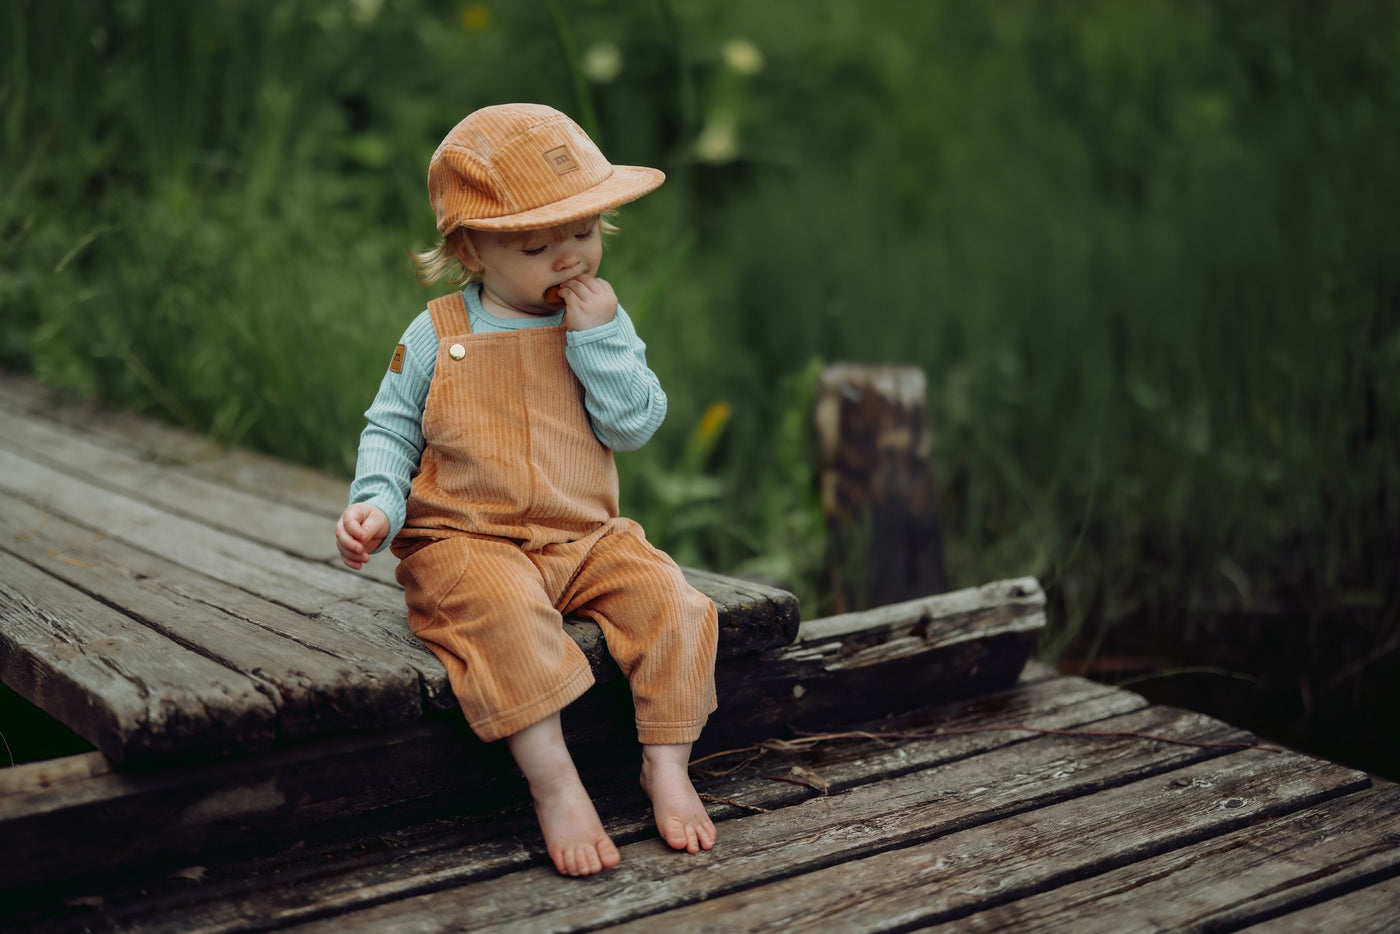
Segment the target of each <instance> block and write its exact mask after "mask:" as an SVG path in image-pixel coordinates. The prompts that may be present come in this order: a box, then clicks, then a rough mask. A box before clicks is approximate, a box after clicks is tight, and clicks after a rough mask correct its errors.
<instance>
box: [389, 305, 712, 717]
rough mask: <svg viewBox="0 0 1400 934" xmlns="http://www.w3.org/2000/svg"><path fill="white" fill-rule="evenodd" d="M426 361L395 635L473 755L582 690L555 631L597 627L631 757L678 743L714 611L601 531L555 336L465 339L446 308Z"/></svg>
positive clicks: (587, 435) (544, 332)
mask: <svg viewBox="0 0 1400 934" xmlns="http://www.w3.org/2000/svg"><path fill="white" fill-rule="evenodd" d="M428 308H429V311H430V313H431V315H432V319H433V328H434V330H435V331H436V333H437V335H438V353H437V362H436V368H435V371H434V374H433V379H432V384H431V386H430V388H429V390H428V398H427V402H426V404H425V406H424V412H423V436H424V441H425V444H424V450H423V456H422V460H421V462H420V465H419V471H418V473H417V475H416V476H415V477H414V478H413V486H412V490H411V492H410V494H409V499H408V508H407V520H406V522H405V525H404V528H403V531H401V532H400V533H399V535H398V537H397V538H396V539H395V540H394V543H393V552H394V554H395V555H397V556H398V557H399V559H400V561H399V567H398V571H397V576H398V579H399V582H400V583H401V584H403V586H404V598H405V601H406V602H407V604H408V619H409V625H410V626H411V627H412V629H413V631H414V633H415V634H416V635H417V636H418V638H420V639H421V640H422V641H423V643H424V644H425V645H427V646H428V648H429V649H431V650H432V651H433V653H434V654H435V655H437V657H438V658H439V659H441V660H442V663H443V665H444V666H445V667H446V668H447V673H448V677H449V678H450V680H451V683H452V689H453V691H454V692H455V693H456V695H457V699H458V701H459V703H460V704H461V706H462V710H463V712H464V713H465V714H466V717H467V722H468V723H469V724H470V725H471V727H472V729H473V730H474V731H475V732H476V734H477V735H478V736H480V737H481V738H482V739H484V740H488V741H489V740H494V739H499V738H501V737H504V736H509V735H511V734H512V733H515V732H518V731H519V730H522V729H524V728H525V727H527V726H530V725H531V724H533V723H536V722H538V721H540V720H542V719H544V718H545V717H548V716H549V715H550V714H553V713H555V712H557V711H559V710H561V709H562V708H563V707H565V706H566V705H568V704H569V703H570V702H571V701H573V700H574V699H576V698H577V697H578V696H579V695H581V694H582V693H583V692H584V691H585V690H587V689H588V687H589V686H590V685H591V684H592V683H593V675H592V672H591V671H590V670H589V666H588V662H587V660H586V659H585V658H584V655H583V653H582V652H581V651H580V650H579V648H578V646H577V645H576V644H575V643H574V641H573V640H572V639H571V638H570V637H569V636H568V635H567V634H566V633H565V632H564V630H563V626H562V623H563V616H564V615H577V616H582V617H586V618H589V619H592V620H594V621H595V622H597V624H598V625H599V627H601V629H602V631H603V637H604V639H605V640H606V642H607V646H608V651H609V652H610V653H611V654H612V656H613V658H614V659H615V660H616V662H617V664H618V667H619V668H620V669H621V670H622V672H623V674H624V675H626V676H627V679H628V681H629V683H630V684H631V687H632V697H633V703H634V706H635V708H636V715H637V736H638V739H639V740H640V741H641V742H642V743H646V744H668V743H690V742H693V741H694V740H695V739H696V738H698V736H699V735H700V730H701V728H702V727H703V726H704V724H705V720H706V718H707V717H708V716H709V714H710V713H711V712H712V711H713V710H714V709H715V688H714V659H715V644H716V638H717V630H718V625H717V616H716V612H715V606H714V603H713V602H711V601H710V599H709V598H708V597H706V596H704V595H703V594H701V593H699V592H698V591H696V590H695V589H694V588H692V587H691V586H690V585H689V584H687V583H686V581H685V578H684V576H683V575H682V574H681V571H680V569H679V568H678V567H677V566H676V564H675V562H674V561H672V560H671V559H670V557H668V556H667V555H666V554H664V553H663V552H661V551H658V550H657V549H655V548H653V547H652V546H651V545H650V544H649V543H648V542H647V540H646V537H645V535H644V533H643V531H642V528H641V526H639V525H638V524H637V523H635V522H633V521H632V520H630V519H626V518H620V517H619V516H618V505H617V470H616V467H615V465H614V463H613V456H612V451H611V450H609V449H608V448H607V447H606V446H604V445H603V444H602V443H601V442H600V441H598V439H597V437H596V436H595V435H594V434H593V429H592V426H591V425H590V424H589V421H588V414H587V411H586V410H585V408H584V404H583V387H582V385H581V384H580V383H579V381H578V378H577V377H576V376H575V375H574V373H573V371H572V370H571V369H570V368H569V365H568V361H567V360H566V358H565V355H564V349H565V340H566V331H565V329H564V327H563V326H562V325H561V326H558V327H548V328H526V329H522V330H519V331H509V332H501V333H485V334H473V333H472V332H471V324H470V321H469V319H468V317H467V311H466V307H465V306H464V304H463V302H462V296H461V293H457V292H454V293H452V294H450V295H446V296H443V297H442V298H439V299H436V300H434V301H432V302H430V303H429V305H428Z"/></svg>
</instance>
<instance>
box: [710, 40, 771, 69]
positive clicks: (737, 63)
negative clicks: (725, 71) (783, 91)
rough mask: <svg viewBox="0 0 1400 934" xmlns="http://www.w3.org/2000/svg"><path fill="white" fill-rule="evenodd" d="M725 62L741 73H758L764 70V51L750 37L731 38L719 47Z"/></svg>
mask: <svg viewBox="0 0 1400 934" xmlns="http://www.w3.org/2000/svg"><path fill="white" fill-rule="evenodd" d="M719 54H720V57H721V58H723V59H724V63H725V64H726V65H728V66H729V67H730V68H732V69H733V70H734V71H736V72H738V73H739V74H741V75H756V74H758V73H759V72H760V71H762V70H763V52H762V50H760V49H759V47H758V46H756V45H754V44H753V43H752V42H750V41H749V40H748V39H730V40H728V41H727V42H725V43H724V45H722V46H720V47H719Z"/></svg>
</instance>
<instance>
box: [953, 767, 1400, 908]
mask: <svg viewBox="0 0 1400 934" xmlns="http://www.w3.org/2000/svg"><path fill="white" fill-rule="evenodd" d="M1397 839H1400V789H1395V788H1387V789H1372V790H1369V791H1364V792H1359V793H1357V794H1353V795H1349V796H1347V797H1346V798H1344V799H1342V800H1339V801H1332V802H1328V803H1327V804H1326V805H1323V806H1319V807H1315V808H1309V809H1307V810H1304V811H1299V812H1298V813H1296V814H1290V815H1287V816H1286V817H1282V818H1279V819H1277V820H1273V821H1267V822H1264V823H1261V824H1257V825H1255V826H1253V827H1247V828H1243V829H1241V830H1239V831H1236V832H1235V833H1232V834H1229V835H1228V836H1226V837H1224V838H1221V839H1214V840H1208V841H1205V842H1203V843H1200V844H1197V845H1195V846H1188V847H1184V848H1182V849H1180V850H1175V851H1173V852H1170V853H1166V854H1163V855H1161V856H1158V857H1155V858H1153V859H1149V860H1145V861H1142V862H1135V863H1132V864H1130V865H1128V866H1124V867H1122V868H1119V869H1114V870H1112V871H1110V872H1107V873H1104V874H1103V875H1101V876H1096V877H1094V878H1092V879H1086V880H1084V881H1082V882H1075V883H1072V884H1070V885H1066V886H1062V887H1060V888H1056V889H1053V890H1051V891H1049V892H1043V893H1041V894H1039V895H1035V896H1032V897H1030V898H1026V899H1021V900H1019V901H1016V902H1014V903H1012V904H1008V905H1003V906H1001V907H999V908H994V909H992V910H991V911H987V912H983V913H980V914H976V915H972V916H970V917H967V918H963V919H961V920H960V921H959V927H960V928H962V929H964V930H969V931H1017V930H1026V929H1028V928H1033V929H1034V930H1036V931H1045V932H1053V931H1065V932H1070V931H1073V932H1075V934H1093V932H1096V931H1097V932H1103V934H1119V932H1121V934H1129V932H1134V931H1142V932H1151V931H1167V930H1172V931H1175V930H1238V929H1239V928H1241V927H1243V926H1245V925H1248V924H1250V923H1251V922H1254V921H1258V920H1261V919H1265V918H1271V917H1275V916H1281V915H1287V914H1290V913H1291V912H1293V911H1295V910H1298V909H1299V908H1302V907H1305V906H1307V905H1311V904H1313V903H1315V902H1318V901H1322V900H1324V899H1327V898H1330V897H1332V896H1334V895H1336V894H1337V893H1338V892H1345V891H1349V890H1351V889H1354V888H1356V887H1357V886H1358V885H1363V884H1365V882H1366V881H1367V880H1369V879H1373V878H1377V877H1384V876H1400V851H1397V850H1396V848H1395V843H1394V841H1395V840H1397ZM1397 908H1400V903H1396V905H1394V906H1392V909H1397ZM1396 920H1397V915H1396V914H1394V913H1392V916H1391V921H1392V922H1394V921H1396ZM1325 927H1330V929H1331V930H1338V931H1342V930H1345V931H1350V930H1352V928H1351V927H1350V926H1347V925H1339V926H1325ZM1321 929H1322V928H1313V929H1312V930H1321Z"/></svg>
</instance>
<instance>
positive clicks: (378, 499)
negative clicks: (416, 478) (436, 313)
mask: <svg viewBox="0 0 1400 934" xmlns="http://www.w3.org/2000/svg"><path fill="white" fill-rule="evenodd" d="M403 346H404V358H403V367H402V369H401V370H400V371H399V372H394V371H393V369H392V368H391V369H390V370H389V371H388V372H386V373H385V374H384V379H383V380H382V381H381V382H380V384H379V392H378V393H377V394H376V395H375V397H374V402H373V404H372V405H370V407H369V410H368V411H367V412H365V420H366V424H365V429H364V431H363V432H361V433H360V450H359V457H358V458H357V460H356V463H355V479H354V481H353V482H352V483H351V484H350V502H352V503H369V504H370V505H372V506H375V507H377V508H378V509H380V510H381V511H382V512H383V513H384V515H386V516H388V517H389V534H388V535H387V536H385V538H384V544H385V545H387V544H388V543H389V542H390V541H392V540H393V538H394V536H395V535H397V534H398V533H399V530H400V529H402V528H403V524H404V519H405V515H406V511H407V503H408V491H409V487H410V486H411V485H412V482H413V475H414V474H415V473H417V471H418V465H419V462H420V461H421V459H422V456H423V407H424V405H425V404H426V402H427V399H428V387H429V386H430V385H431V384H432V377H433V369H434V367H435V364H436V360H437V336H436V335H435V334H434V333H433V323H432V318H431V317H430V316H429V315H428V313H427V312H426V311H425V312H423V313H422V314H421V315H419V316H418V317H417V318H415V319H414V321H413V323H412V324H410V325H409V326H408V330H407V331H405V332H404V336H403ZM383 547H384V545H381V546H380V549H382V548H383Z"/></svg>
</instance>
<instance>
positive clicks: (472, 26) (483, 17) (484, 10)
mask: <svg viewBox="0 0 1400 934" xmlns="http://www.w3.org/2000/svg"><path fill="white" fill-rule="evenodd" d="M490 27H491V7H490V6H489V5H488V4H485V3H468V4H467V5H466V6H464V7H462V31H463V32H485V31H486V30H487V29H489V28H490Z"/></svg>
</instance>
